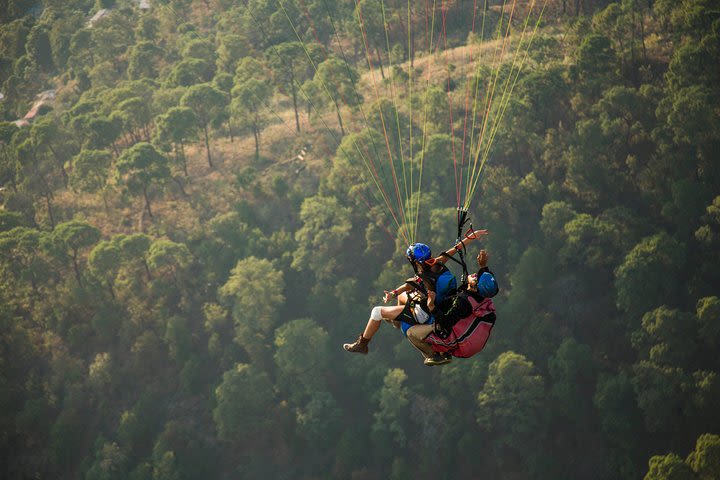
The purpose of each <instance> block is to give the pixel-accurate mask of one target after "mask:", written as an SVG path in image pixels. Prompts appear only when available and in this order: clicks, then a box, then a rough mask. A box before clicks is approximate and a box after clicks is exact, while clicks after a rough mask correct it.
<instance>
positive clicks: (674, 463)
mask: <svg viewBox="0 0 720 480" xmlns="http://www.w3.org/2000/svg"><path fill="white" fill-rule="evenodd" d="M648 467H649V470H648V473H647V474H646V475H645V477H644V480H693V479H694V478H696V477H695V475H693V471H692V470H691V469H690V467H688V466H687V465H686V464H685V462H683V461H682V459H681V458H680V457H678V456H677V455H675V454H674V453H671V454H669V455H655V456H654V457H652V458H651V459H650V461H649V462H648Z"/></svg>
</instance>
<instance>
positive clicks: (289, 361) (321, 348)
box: [274, 318, 330, 398]
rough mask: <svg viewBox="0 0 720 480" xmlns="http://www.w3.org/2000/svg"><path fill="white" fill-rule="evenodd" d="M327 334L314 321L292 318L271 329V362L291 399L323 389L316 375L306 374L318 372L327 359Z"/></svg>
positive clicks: (321, 380)
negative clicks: (272, 350) (272, 333)
mask: <svg viewBox="0 0 720 480" xmlns="http://www.w3.org/2000/svg"><path fill="white" fill-rule="evenodd" d="M329 341H330V339H329V336H328V333H327V332H326V331H325V330H324V329H323V328H322V327H320V326H319V325H318V324H317V323H316V322H315V321H314V320H311V319H309V318H303V319H299V320H292V321H291V322H288V323H286V324H285V325H282V326H280V327H278V329H277V330H275V355H274V359H275V365H276V366H277V369H278V372H279V374H280V377H281V384H282V385H284V386H286V387H287V388H288V390H289V391H290V393H291V395H293V396H295V398H302V396H304V395H310V394H311V393H312V392H313V391H317V390H323V389H324V381H323V378H322V376H320V375H306V373H307V372H309V371H322V370H323V369H324V366H325V365H327V363H328V362H329V361H330V356H329V350H328V347H329Z"/></svg>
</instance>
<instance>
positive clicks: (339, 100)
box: [313, 57, 362, 135]
mask: <svg viewBox="0 0 720 480" xmlns="http://www.w3.org/2000/svg"><path fill="white" fill-rule="evenodd" d="M359 79H360V75H359V74H358V73H357V72H356V71H355V69H353V68H352V67H350V66H348V65H347V64H346V63H345V62H343V61H341V60H339V59H337V58H334V57H329V58H328V59H327V60H325V61H324V62H322V63H321V64H320V65H318V68H317V72H316V73H315V77H314V79H313V82H315V83H317V84H319V86H320V88H321V90H320V91H321V92H322V93H321V97H320V98H322V99H323V103H332V105H333V106H334V107H335V113H336V114H337V119H338V125H339V126H340V132H341V134H342V135H345V128H344V127H343V121H342V115H341V114H340V105H342V104H345V105H346V106H348V107H351V108H353V107H357V106H358V105H359V104H360V103H361V102H362V97H361V96H360V94H359V93H358V91H357V88H356V85H357V83H358V80H359Z"/></svg>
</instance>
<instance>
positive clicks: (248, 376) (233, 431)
mask: <svg viewBox="0 0 720 480" xmlns="http://www.w3.org/2000/svg"><path fill="white" fill-rule="evenodd" d="M215 399H216V402H217V404H216V405H217V406H216V407H215V409H214V410H213V419H214V420H215V425H216V426H217V429H218V436H219V438H220V439H221V440H227V441H231V442H233V443H239V444H242V443H249V442H253V441H255V440H256V439H257V436H258V435H260V434H262V433H263V432H267V431H268V428H269V427H271V426H272V424H273V420H272V414H271V412H272V410H273V402H274V394H273V391H272V384H271V383H270V380H269V379H268V377H267V374H265V373H264V372H261V371H258V368H257V367H256V366H254V365H247V364H238V365H236V366H235V368H233V369H231V370H228V371H227V372H225V373H223V376H222V382H221V383H220V385H219V386H218V387H217V388H216V389H215Z"/></svg>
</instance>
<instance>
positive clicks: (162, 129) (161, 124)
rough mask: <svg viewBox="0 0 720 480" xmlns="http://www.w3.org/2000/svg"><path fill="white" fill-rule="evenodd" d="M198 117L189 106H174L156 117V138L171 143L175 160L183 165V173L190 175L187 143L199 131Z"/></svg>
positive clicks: (159, 141)
mask: <svg viewBox="0 0 720 480" xmlns="http://www.w3.org/2000/svg"><path fill="white" fill-rule="evenodd" d="M197 123H198V122H197V118H196V117H195V113H194V112H193V111H192V109H190V108H188V107H174V108H171V109H170V110H168V111H167V112H166V113H165V114H163V115H160V116H158V117H156V118H155V125H156V129H155V139H156V141H157V142H158V143H159V144H161V145H163V144H166V143H170V144H172V145H173V149H174V151H175V160H176V161H177V162H179V163H180V164H181V165H182V169H183V173H184V174H185V176H186V177H187V176H188V171H187V158H186V156H185V143H186V142H188V141H189V140H191V139H192V138H193V137H194V135H195V134H196V133H197Z"/></svg>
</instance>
